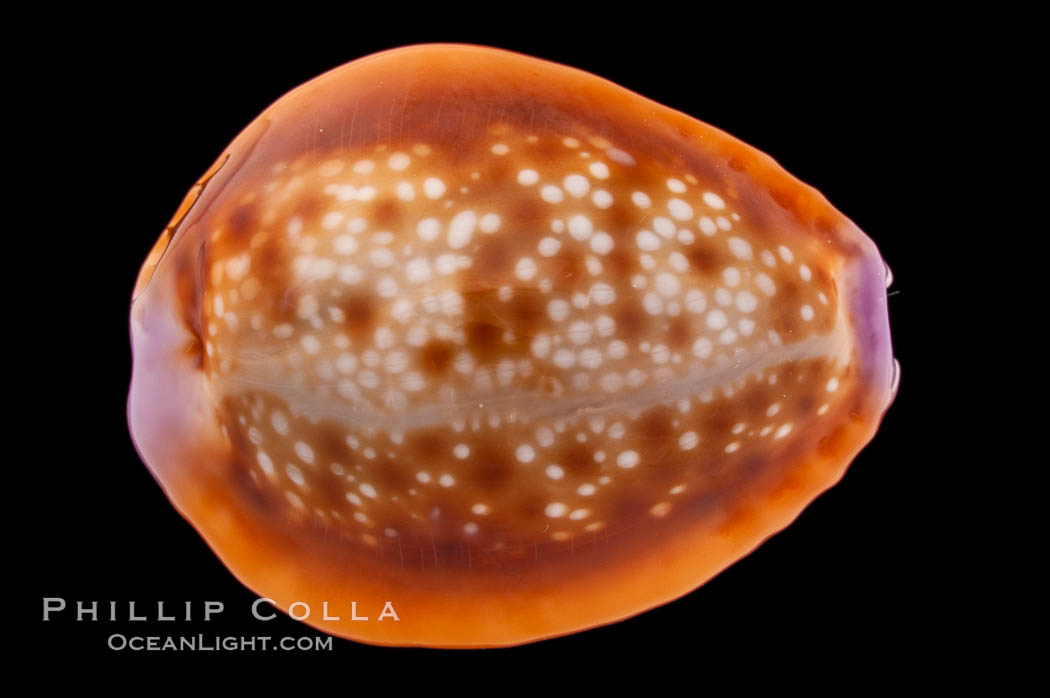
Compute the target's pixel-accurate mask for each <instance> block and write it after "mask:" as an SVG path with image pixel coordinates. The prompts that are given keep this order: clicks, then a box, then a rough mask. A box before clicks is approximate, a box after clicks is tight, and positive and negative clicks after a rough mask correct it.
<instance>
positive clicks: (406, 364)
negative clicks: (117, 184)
mask: <svg viewBox="0 0 1050 698" xmlns="http://www.w3.org/2000/svg"><path fill="white" fill-rule="evenodd" d="M887 281H888V279H887V271H886V268H885V265H884V263H883V262H882V260H881V258H880V256H879V254H878V251H877V249H876V248H875V246H874V244H873V243H872V242H871V240H869V239H868V238H867V237H866V236H865V235H864V234H863V233H862V232H861V231H860V230H859V229H858V228H857V227H856V226H855V225H854V224H853V223H852V222H851V221H850V220H848V219H847V218H845V217H844V216H843V215H842V214H840V213H839V212H838V211H837V210H835V209H834V208H833V207H832V206H831V205H830V204H829V203H828V202H827V201H826V200H825V199H824V198H823V197H822V196H821V195H820V194H819V193H818V192H816V191H815V190H813V189H812V188H810V187H808V186H806V185H804V184H802V183H800V182H798V181H797V180H795V179H794V178H792V177H791V176H790V175H788V174H787V173H786V172H784V171H783V170H782V169H781V168H780V167H779V166H778V165H777V164H776V163H775V162H774V161H773V160H772V159H770V158H769V157H768V156H766V155H764V154H762V153H760V152H758V151H756V150H754V149H753V148H751V147H749V146H747V145H745V144H744V143H741V142H740V141H738V140H735V139H734V138H732V137H731V136H728V135H727V134H725V133H723V132H721V131H719V130H717V129H715V128H712V127H710V126H708V125H706V124H703V123H701V122H699V121H697V120H695V119H693V118H691V117H689V116H686V115H684V114H681V113H678V112H675V111H673V110H670V109H668V108H666V107H663V106H660V105H658V104H656V103H654V102H652V101H649V100H647V99H645V98H643V97H641V96H639V95H637V94H634V93H631V92H629V91H627V90H625V89H623V88H621V87H618V86H616V85H614V84H612V83H610V82H607V81H605V80H602V79H600V78H597V77H595V76H593V75H590V74H587V73H583V72H580V71H577V70H574V69H571V68H567V67H564V66H560V65H556V64H552V63H549V62H545V61H541V60H537V59H533V58H528V57H525V56H521V55H517V54H513V53H508V52H504V51H499V50H495V49H487V48H481V47H472V46H457V45H428V46H416V47H408V48H404V49H398V50H394V51H388V52H385V53H382V54H377V55H375V56H370V57H368V58H364V59H361V60H358V61H355V62H353V63H350V64H347V65H345V66H342V67H340V68H338V69H336V70H333V71H331V72H329V73H326V74H324V75H322V76H320V77H318V78H316V79H315V80H312V81H311V82H309V83H307V84H305V85H303V86H301V87H299V88H297V89H296V90H294V91H292V92H291V93H289V94H288V95H286V96H285V97H283V98H281V99H280V100H279V101H278V102H276V103H275V104H273V105H272V106H271V107H270V108H268V109H267V110H266V111H265V112H264V113H263V114H262V115H260V116H259V118H258V119H256V120H255V121H254V122H252V123H251V124H250V125H249V126H248V127H247V128H246V129H245V130H244V131H243V132H242V133H241V134H240V135H239V136H238V137H237V138H236V140H235V141H234V142H233V143H232V144H231V145H230V147H229V148H228V149H227V151H226V152H225V153H223V154H222V156H221V157H220V158H219V159H218V160H217V161H216V163H215V165H214V166H213V167H212V168H211V169H210V170H209V171H208V172H207V173H206V174H205V176H204V177H203V178H202V179H201V181H200V182H198V184H197V185H196V186H195V187H194V188H193V189H192V190H191V192H190V194H189V195H188V196H187V199H186V201H185V203H184V204H183V206H182V207H181V208H180V210H179V211H178V213H177V214H176V216H175V218H174V220H173V221H172V223H171V225H170V226H169V228H168V229H167V230H165V231H164V233H163V234H162V236H161V238H160V240H159V241H158V242H157V245H156V247H155V248H154V250H153V251H152V252H151V254H150V256H149V259H148V260H147V261H146V263H145V265H144V266H143V269H142V271H141V272H140V276H139V280H138V283H137V285H136V288H135V292H134V298H133V302H132V307H131V330H132V343H133V349H134V372H133V378H132V385H131V393H130V397H129V405H128V410H129V420H130V426H131V432H132V435H133V437H134V440H135V443H136V446H137V447H138V449H139V452H140V454H141V455H142V458H143V460H144V461H145V463H146V464H147V465H148V466H149V467H150V469H151V470H152V472H153V473H154V475H155V476H156V477H157V479H158V481H159V482H160V484H161V485H162V486H163V487H164V489H165V491H166V492H167V494H168V496H169V497H170V499H171V500H172V502H173V503H174V504H175V506H176V507H177V508H178V509H179V511H180V512H182V514H183V515H184V516H185V517H186V518H187V519H188V520H189V521H190V522H191V523H192V524H193V525H194V526H195V527H196V528H197V530H198V531H200V533H201V534H202V535H203V536H204V538H205V539H206V540H207V542H208V543H209V545H211V547H212V548H213V549H214V550H215V552H216V553H217V554H218V555H219V556H220V557H221V558H222V560H223V561H224V563H225V564H226V565H227V566H228V567H229V568H230V570H231V571H232V572H233V573H234V574H235V575H236V576H237V577H238V578H239V579H241V580H242V581H243V582H244V583H245V584H246V585H247V586H249V587H250V588H251V589H253V590H254V591H255V592H257V593H258V594H259V595H261V596H265V597H267V598H269V599H272V600H274V602H275V603H276V605H277V606H279V607H280V608H282V609H285V610H288V609H289V608H291V607H292V606H293V604H299V605H298V606H296V607H295V608H293V609H292V610H293V614H294V615H295V616H296V617H302V615H303V610H304V608H307V607H308V608H309V609H310V615H309V617H307V618H304V620H305V621H306V622H308V623H310V624H311V625H314V626H316V627H318V628H320V629H322V630H325V631H327V632H330V633H333V634H336V635H340V636H343V637H348V638H352V639H355V640H360V641H364V642H370V643H376V644H399V645H427V646H442V647H472V646H496V645H508V644H518V643H523V642H529V641H533V640H537V639H541V638H545V637H551V636H556V635H560V634H565V633H570V632H574V631H577V630H581V629H585V628H589V627H593V626H595V625H600V624H603V623H608V622H612V621H616V620H618V619H622V618H624V617H627V616H630V615H632V614H635V613H638V612H641V611H643V610H646V609H648V608H651V607H653V606H655V605H658V604H661V603H664V602H667V601H669V600H671V599H674V598H676V597H678V596H680V595H682V594H685V593H687V592H689V591H691V590H692V589H695V588H696V587H697V586H699V585H700V584H702V583H703V582H704V581H706V580H707V579H709V578H710V577H711V576H713V575H715V574H717V573H718V572H719V571H720V570H722V569H723V568H725V567H726V566H728V565H729V564H731V563H732V562H733V561H735V560H737V559H739V558H740V557H741V556H743V555H746V554H747V553H748V552H749V551H751V550H752V549H754V548H755V547H756V546H757V545H758V544H760V543H761V541H763V540H764V539H765V538H767V537H768V536H770V535H771V534H773V533H775V532H776V531H778V530H780V529H781V528H783V527H784V526H786V525H788V524H789V523H790V522H791V521H792V519H794V518H795V517H796V516H797V515H798V513H799V512H800V511H801V510H802V508H804V507H805V506H806V504H808V503H809V502H810V501H812V499H813V498H814V497H816V496H817V495H818V494H819V493H820V492H822V491H823V490H825V489H826V488H828V487H830V486H831V485H832V484H834V483H835V482H836V481H837V480H838V479H839V478H840V477H841V476H842V474H843V472H844V471H845V469H846V467H847V466H848V464H849V462H850V461H851V460H852V458H853V457H854V456H855V455H856V453H857V452H858V450H859V449H860V448H862V447H863V445H864V444H865V443H867V442H868V441H869V440H870V439H871V438H872V436H873V434H874V432H875V430H876V428H877V426H878V423H879V421H880V419H881V417H882V415H883V413H884V411H885V410H886V409H887V407H888V405H889V403H890V401H891V399H892V396H893V391H894V389H895V388H894V382H895V370H894V362H893V357H892V353H891V349H890V341H889V330H888V322H887V315H886V285H887ZM325 603H327V607H328V609H330V610H329V615H330V616H338V617H339V620H325V619H324V618H323V615H324V614H323V613H322V608H323V607H324V604H325ZM354 603H356V606H355V607H354V608H356V609H357V614H358V615H359V616H367V617H369V620H368V621H352V620H350V615H351V610H350V609H351V607H352V606H351V605H352V604H354ZM384 609H386V611H385V612H384ZM391 610H393V612H394V613H395V614H396V617H394V616H392V615H390V611H391Z"/></svg>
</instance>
